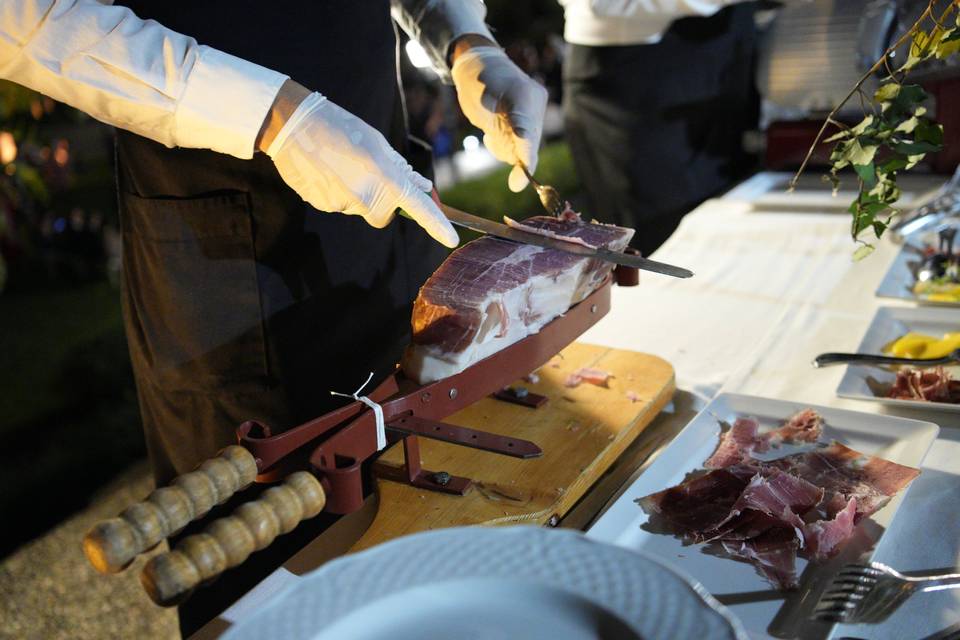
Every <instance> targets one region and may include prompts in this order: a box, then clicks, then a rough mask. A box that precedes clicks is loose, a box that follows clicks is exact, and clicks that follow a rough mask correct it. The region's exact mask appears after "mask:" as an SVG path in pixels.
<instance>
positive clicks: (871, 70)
mask: <svg viewBox="0 0 960 640" xmlns="http://www.w3.org/2000/svg"><path fill="white" fill-rule="evenodd" d="M956 2H960V0H951V2H950V6H949V7H948V8H947V11H945V12H944V15H943V17H942V19H946V16H947V15H948V14H949V12H950V11H952V10H953V5H954V4H955V3H956ZM934 4H936V0H930V3H929V4H928V5H927V8H926V10H924V12H923V13H922V14H920V17H919V18H917V21H916V22H915V23H914V24H913V26H912V27H910V29H908V30H907V32H906V33H904V34H903V35H902V36H900V38H898V39H897V41H896V42H894V43H893V44H892V45H890V46H889V47H888V48H887V50H886V51H884V52H883V55H882V56H881V57H880V59H879V60H877V61H876V62H875V63H874V64H873V66H872V67H870V68H869V69H868V70H867V72H866V73H864V74H863V76H862V77H861V78H860V80H858V81H857V83H856V84H855V85H854V86H853V88H852V89H850V92H849V93H848V94H847V96H846V97H845V98H844V99H843V100H841V101H840V103H839V104H838V105H837V106H836V107H834V108H833V110H832V111H831V112H830V113H829V114H827V117H826V119H825V120H824V121H823V125H822V126H821V127H820V131H818V132H817V136H816V137H815V138H814V139H813V144H811V145H810V148H809V149H808V150H807V155H806V156H805V157H804V158H803V162H802V163H801V164H800V168H799V169H797V172H796V174H794V176H793V178H791V179H790V183H789V185H788V189H789V190H790V191H793V190H794V189H795V188H796V186H797V182H798V181H799V180H800V175H801V174H802V173H803V172H804V170H805V169H806V168H807V164H808V163H809V162H810V158H811V157H812V156H813V152H814V151H816V149H817V145H818V144H820V140H821V139H822V138H823V134H824V133H826V131H827V127H828V126H830V124H831V123H832V122H834V121H835V118H836V115H837V114H838V113H839V112H840V109H842V108H843V107H844V105H846V104H847V102H849V101H850V98H852V97H853V96H854V95H855V94H856V93H857V92H858V91H860V88H861V87H862V86H863V83H864V82H866V81H867V80H868V79H869V78H870V76H872V75H873V74H874V73H876V72H877V71H879V70H880V68H881V67H882V66H884V64H886V60H887V57H888V56H889V55H890V54H891V53H893V52H894V51H896V50H897V49H899V48H900V47H901V46H903V44H904V43H905V42H906V41H907V40H909V39H910V38H912V37H913V35H914V34H915V33H916V32H917V31H918V30H919V29H920V26H921V25H922V24H923V22H924V20H926V19H927V18H929V17H931V16H932V15H933V6H934Z"/></svg>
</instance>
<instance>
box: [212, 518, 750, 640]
mask: <svg viewBox="0 0 960 640" xmlns="http://www.w3.org/2000/svg"><path fill="white" fill-rule="evenodd" d="M505 533H514V534H516V535H524V536H526V535H530V536H543V535H549V536H552V537H560V538H563V539H565V540H566V541H567V542H566V544H570V543H574V542H573V541H578V542H583V543H587V544H590V545H591V546H592V548H594V549H601V550H602V551H601V553H616V554H629V555H630V556H632V557H638V558H640V559H641V560H642V561H645V562H647V563H650V564H652V565H655V566H657V567H658V568H659V570H661V571H663V572H665V573H669V574H671V575H673V576H675V577H676V578H677V579H678V580H679V581H680V582H681V583H683V585H684V586H685V587H686V589H687V590H688V591H689V593H690V596H691V602H692V601H693V599H695V600H696V601H698V603H699V605H700V608H701V609H702V610H705V611H709V612H711V613H712V614H716V615H717V616H719V618H720V619H722V620H723V621H724V622H725V623H726V628H727V629H729V632H730V635H729V637H731V638H735V639H736V640H748V638H749V636H748V635H747V633H746V631H745V629H744V628H743V625H742V623H741V622H740V620H739V619H738V618H737V617H736V615H734V614H733V613H732V612H731V611H730V610H729V609H727V608H726V607H725V606H724V605H722V604H721V603H720V602H718V601H717V600H716V598H714V597H713V596H712V595H711V594H710V593H709V592H708V591H707V590H706V589H705V588H704V587H703V585H701V584H700V583H699V582H697V581H696V580H695V579H694V578H692V577H691V576H690V575H688V574H687V573H686V572H684V571H682V570H679V569H678V568H676V567H673V566H670V565H669V564H667V563H665V562H664V561H662V560H660V559H659V558H656V557H654V556H651V555H650V554H648V553H643V552H637V551H632V550H629V549H624V548H623V547H619V546H617V545H612V544H608V543H603V542H599V541H596V540H591V539H590V538H588V537H587V536H586V535H585V534H584V533H583V532H580V531H576V530H572V529H547V528H544V527H539V526H534V525H511V526H483V525H470V526H460V527H449V528H442V529H433V530H428V531H421V532H417V533H413V534H409V535H404V536H400V537H398V538H394V539H393V540H389V541H387V542H384V543H381V544H378V545H375V546H373V547H370V548H368V549H364V550H363V551H359V552H356V553H350V554H347V555H344V556H340V557H338V558H335V559H333V560H331V561H329V562H327V563H326V564H324V565H322V566H321V567H318V568H316V569H314V570H312V571H310V572H309V573H307V574H304V575H303V576H301V578H300V579H299V580H297V581H296V582H294V583H292V584H290V585H288V586H287V587H285V588H284V589H282V590H280V591H279V592H278V593H277V594H275V595H274V597H273V598H272V599H271V601H270V602H268V603H264V606H262V607H261V609H260V610H259V611H257V612H255V613H254V614H253V615H250V616H248V617H246V618H244V619H243V620H241V621H239V622H237V623H236V624H234V625H231V627H230V628H229V629H227V630H226V631H225V632H224V635H223V636H222V637H223V638H224V639H225V640H228V639H233V640H240V639H241V638H245V637H247V636H243V635H242V634H243V633H244V627H246V626H248V625H249V626H252V625H253V624H254V623H255V621H256V619H257V618H261V617H264V616H266V615H269V614H270V613H269V612H270V611H271V610H273V609H275V608H276V607H278V606H281V605H282V602H283V600H284V599H286V598H288V597H290V596H291V595H292V594H293V593H294V592H295V591H298V590H300V589H308V588H310V585H311V584H314V583H320V584H323V585H327V586H325V587H323V588H327V589H330V588H335V587H331V586H329V584H330V583H329V582H324V577H327V578H330V577H334V578H335V577H336V575H337V574H338V573H339V572H342V571H343V570H344V568H345V567H349V568H351V569H352V570H354V571H356V570H358V569H357V568H358V567H359V568H362V567H364V566H365V565H368V564H371V563H373V564H375V563H376V561H377V558H379V557H380V556H383V555H389V554H396V553H397V552H398V551H402V550H403V547H405V546H408V545H415V544H416V545H419V544H431V543H433V544H436V542H437V540H436V539H438V538H439V539H442V538H445V537H455V538H456V539H458V540H459V539H460V536H463V535H480V536H485V535H495V536H500V535H501V534H505ZM454 546H455V545H445V546H444V545H441V546H440V548H441V549H448V548H451V547H454ZM325 574H331V575H330V576H325ZM471 577H477V578H480V577H483V578H490V577H491V576H471V575H470V574H459V575H455V576H451V577H450V579H456V580H463V579H469V578H471ZM497 577H499V578H515V579H519V580H522V579H524V577H523V576H518V575H514V574H504V575H503V576H497ZM529 579H530V580H531V581H532V582H535V583H539V584H543V585H544V586H548V587H552V588H559V589H561V590H563V591H566V592H567V593H569V594H571V595H574V596H580V597H583V598H585V599H589V598H588V597H587V596H586V595H585V594H583V593H582V592H577V591H574V590H569V589H564V588H563V587H562V586H558V585H556V584H553V583H550V582H547V581H545V580H544V579H543V578H538V577H529ZM442 582H443V580H439V579H438V580H429V581H428V582H426V583H421V584H412V585H411V587H421V586H424V584H429V583H434V584H439V583H442ZM393 593H394V594H395V593H399V592H397V591H395V592H393ZM382 595H383V597H386V596H389V595H392V594H391V593H384V594H382ZM592 602H593V603H594V604H596V605H599V606H601V607H602V608H604V609H606V610H607V611H609V612H611V613H613V614H614V615H618V612H617V611H616V610H615V609H614V608H612V607H611V606H610V605H609V604H607V603H605V602H601V601H600V600H592ZM359 606H363V604H362V603H360V604H359V605H358V606H357V607H351V608H348V609H345V610H344V611H343V614H342V615H344V616H345V615H349V614H350V613H352V612H353V611H356V610H357V608H359ZM332 622H333V620H331V623H332Z"/></svg>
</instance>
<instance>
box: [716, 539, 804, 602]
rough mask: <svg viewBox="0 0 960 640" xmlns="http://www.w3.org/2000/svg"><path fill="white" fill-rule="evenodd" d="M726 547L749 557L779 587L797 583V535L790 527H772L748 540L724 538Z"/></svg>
mask: <svg viewBox="0 0 960 640" xmlns="http://www.w3.org/2000/svg"><path fill="white" fill-rule="evenodd" d="M721 543H722V544H723V549H724V551H726V552H727V553H729V554H730V555H732V556H734V557H736V558H742V559H744V560H747V561H749V562H751V563H752V564H753V566H754V567H756V569H757V571H758V572H759V573H760V575H762V576H763V577H764V578H766V579H767V580H768V581H769V582H770V584H772V585H773V586H774V587H776V588H777V589H781V590H785V589H793V588H795V587H796V586H797V569H796V559H797V549H798V548H799V546H800V545H799V542H798V541H797V537H796V536H795V535H794V534H793V532H792V531H790V530H789V529H770V530H768V531H765V532H764V533H762V534H760V535H759V536H757V537H756V538H751V539H749V540H722V541H721Z"/></svg>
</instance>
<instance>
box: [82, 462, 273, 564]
mask: <svg viewBox="0 0 960 640" xmlns="http://www.w3.org/2000/svg"><path fill="white" fill-rule="evenodd" d="M256 477H257V462H256V460H254V458H253V455H252V454H251V453H250V452H249V451H247V450H246V449H244V448H243V447H241V446H239V445H233V446H229V447H227V448H226V449H224V450H223V451H221V452H220V453H219V454H217V457H216V458H211V459H209V460H207V461H205V462H204V463H203V464H201V465H200V466H199V467H197V469H196V471H191V472H190V473H186V474H184V475H182V476H178V477H177V478H174V480H173V482H172V483H171V484H170V485H169V486H166V487H160V488H159V489H156V490H154V492H153V493H151V494H150V495H149V496H148V497H147V499H146V500H145V501H143V502H138V503H137V504H134V505H131V506H130V507H128V508H127V509H126V510H125V511H124V512H123V513H121V514H120V516H119V517H117V518H111V519H109V520H104V521H103V522H99V523H97V524H96V525H94V527H93V528H92V529H90V531H89V532H88V533H87V535H86V537H85V538H84V539H83V552H84V553H85V554H86V556H87V559H88V560H89V561H90V564H92V565H93V567H94V568H95V569H96V570H97V571H99V572H100V573H115V572H117V571H120V570H121V569H123V568H125V567H126V566H127V565H129V564H130V563H131V562H133V560H134V558H136V557H137V556H138V555H139V554H141V553H143V552H144V551H146V550H148V549H150V548H152V547H153V546H155V545H156V544H157V543H158V542H160V541H161V540H163V539H164V538H166V537H167V536H170V535H173V534H174V533H176V532H178V531H180V530H181V529H183V528H184V527H185V526H187V524H189V523H190V522H192V521H193V520H196V519H197V518H201V517H203V516H204V515H205V514H206V513H207V512H208V511H210V509H212V508H213V507H214V505H218V504H221V503H223V502H226V501H227V500H228V499H229V498H230V496H232V495H233V494H235V493H236V492H237V491H240V490H241V489H243V488H244V487H246V486H247V485H249V484H250V483H251V482H253V481H254V480H255V479H256Z"/></svg>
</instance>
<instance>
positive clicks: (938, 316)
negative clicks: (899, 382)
mask: <svg viewBox="0 0 960 640" xmlns="http://www.w3.org/2000/svg"><path fill="white" fill-rule="evenodd" d="M911 331H912V332H915V333H925V334H928V335H932V336H942V335H943V334H945V333H950V332H956V331H960V311H958V310H956V309H938V308H935V307H916V308H911V307H880V308H879V309H877V313H876V315H874V316H873V320H872V321H871V322H870V326H869V327H868V328H867V332H866V333H865V334H864V336H863V340H861V341H860V346H859V347H857V353H882V352H883V348H884V347H885V346H887V345H888V344H890V343H891V342H893V341H894V340H896V339H897V338H899V337H901V336H903V335H904V334H907V333H910V332H911ZM945 368H946V369H947V371H949V372H950V373H951V374H952V375H953V378H954V379H955V380H957V379H960V366H949V367H945ZM896 377H897V374H896V372H895V371H894V369H893V368H889V367H882V368H881V367H864V366H861V365H848V366H847V370H846V372H844V374H843V378H841V379H840V386H838V387H837V395H838V396H840V397H842V398H853V399H856V400H870V401H872V402H880V403H882V404H886V405H891V406H899V407H909V408H911V409H933V410H938V411H950V412H954V413H960V404H951V403H948V402H921V401H917V400H898V399H894V398H887V397H885V396H884V395H883V394H884V393H885V392H886V389H887V388H888V387H889V385H890V384H892V383H893V381H894V380H895V379H896Z"/></svg>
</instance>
